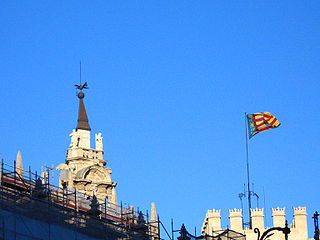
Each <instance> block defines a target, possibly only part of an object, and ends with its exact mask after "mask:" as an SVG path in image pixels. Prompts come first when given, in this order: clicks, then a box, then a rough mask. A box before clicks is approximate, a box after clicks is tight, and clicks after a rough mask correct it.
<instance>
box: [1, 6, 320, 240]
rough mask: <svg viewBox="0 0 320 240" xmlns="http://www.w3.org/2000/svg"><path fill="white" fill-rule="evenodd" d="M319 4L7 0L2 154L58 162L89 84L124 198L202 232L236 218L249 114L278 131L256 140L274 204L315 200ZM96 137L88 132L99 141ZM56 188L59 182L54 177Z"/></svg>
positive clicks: (256, 160)
mask: <svg viewBox="0 0 320 240" xmlns="http://www.w3.org/2000/svg"><path fill="white" fill-rule="evenodd" d="M319 11H320V3H319V1H223V2H221V1H157V2H156V1H127V2H123V1H114V2H111V1H94V2H92V1H91V2H89V1H67V2H66V1H55V2H51V3H50V2H47V1H1V3H0V22H1V28H0V40H1V45H0V52H1V58H0V79H1V87H0V105H1V108H0V113H1V120H0V123H1V129H0V153H1V157H2V158H4V159H5V161H7V162H13V160H14V159H15V156H16V153H17V151H18V149H20V150H21V152H22V157H23V164H24V166H26V167H27V166H29V165H31V166H32V168H33V169H38V170H40V169H41V166H43V165H44V164H45V163H47V164H48V165H52V164H53V165H54V166H57V165H58V164H59V163H62V162H64V160H65V154H66V149H67V147H68V146H69V143H70V139H69V136H68V135H69V133H70V132H71V131H72V129H73V128H75V127H76V120H77V109H78V99H77V98H76V96H75V94H76V90H75V89H74V87H73V85H74V84H77V83H78V82H79V61H80V60H81V61H82V77H83V80H84V81H87V82H88V84H89V87H90V89H89V90H88V91H87V92H86V97H85V99H84V100H85V105H86V108H87V113H88V117H89V121H90V126H91V128H92V133H97V132H99V131H101V132H102V134H103V137H104V138H103V140H104V149H105V159H106V160H108V165H109V166H110V167H111V168H112V170H113V173H112V178H113V180H114V181H117V182H118V186H117V193H118V200H122V201H126V202H127V203H129V204H131V205H135V206H139V207H140V209H145V210H146V209H150V205H151V202H152V201H154V202H155V203H156V208H157V213H158V214H159V215H160V218H161V219H162V221H163V223H164V224H165V225H166V226H167V227H168V228H170V219H171V218H174V221H175V227H176V228H179V227H180V226H181V224H182V223H185V224H186V226H187V228H188V229H190V230H191V231H193V229H194V227H197V231H198V232H200V227H201V225H202V222H203V219H204V217H205V213H206V211H207V210H208V209H212V208H215V209H221V212H222V219H223V220H222V226H223V227H226V226H227V225H228V208H239V207H240V201H239V198H238V194H239V193H240V192H241V191H243V184H244V183H245V182H246V168H245V166H246V165H245V164H246V163H245V161H246V160H245V129H244V113H245V112H248V113H254V112H261V111H269V112H271V113H272V114H274V115H275V116H276V117H277V118H278V119H279V121H280V122H281V123H282V124H281V126H280V127H279V128H278V129H275V130H270V131H267V132H264V133H260V134H258V135H256V136H255V137H254V138H253V139H251V140H250V142H249V158H250V166H251V179H252V182H254V187H255V191H256V192H257V193H258V194H259V195H260V199H261V200H260V207H263V206H264V204H263V188H264V191H265V202H266V205H265V207H266V209H267V212H266V215H267V219H266V223H267V224H266V225H268V226H271V225H272V220H271V210H270V208H271V207H278V206H279V207H286V213H287V216H288V217H287V218H288V220H289V222H291V221H292V215H293V210H292V207H293V206H294V207H297V206H306V207H307V212H308V224H309V226H308V227H309V238H311V237H312V236H313V223H312V219H311V216H312V214H313V213H314V212H315V211H316V210H318V211H319V210H320V209H319V207H320V199H319V192H318V191H319V168H320V163H319V150H320V148H319V133H320V130H319V127H318V123H319V120H320V113H319V102H320V97H319V90H320V89H319V88H320V83H319V79H320V73H319V66H320V57H319V56H320V49H319V40H320V33H319V24H320V15H319ZM92 135H93V134H92ZM55 177H56V179H57V178H58V173H56V175H55Z"/></svg>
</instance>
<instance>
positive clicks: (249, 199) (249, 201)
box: [244, 112, 252, 229]
mask: <svg viewBox="0 0 320 240" xmlns="http://www.w3.org/2000/svg"><path fill="white" fill-rule="evenodd" d="M244 121H245V125H246V154H247V176H248V205H249V227H250V229H251V227H252V226H251V191H250V176H249V154H248V152H249V151H248V135H247V134H248V121H247V113H246V112H245V113H244Z"/></svg>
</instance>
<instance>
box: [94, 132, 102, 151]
mask: <svg viewBox="0 0 320 240" xmlns="http://www.w3.org/2000/svg"><path fill="white" fill-rule="evenodd" d="M95 137H96V149H97V150H103V144H102V138H103V137H101V133H98V134H95Z"/></svg>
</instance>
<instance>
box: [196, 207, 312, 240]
mask: <svg viewBox="0 0 320 240" xmlns="http://www.w3.org/2000/svg"><path fill="white" fill-rule="evenodd" d="M293 211H294V214H293V216H294V218H293V221H292V223H291V224H290V234H289V236H288V239H289V240H308V229H307V211H306V208H305V207H297V208H293ZM272 220H273V227H285V221H286V215H285V208H279V207H278V208H272ZM229 221H230V225H229V226H230V229H231V230H233V231H236V232H239V233H242V234H244V235H245V236H246V240H256V239H257V233H255V232H254V229H255V228H258V229H259V231H260V233H263V232H264V231H266V230H267V229H268V228H267V227H265V225H264V213H263V209H258V208H256V209H251V223H252V228H251V229H248V228H245V229H244V228H243V218H242V210H241V209H229ZM201 230H202V235H211V236H215V234H216V233H218V232H220V231H221V230H222V229H221V215H220V210H215V209H213V210H208V211H207V214H206V217H205V219H204V222H203V224H202V229H201ZM269 239H270V240H280V239H284V235H283V233H282V232H274V235H272V236H271V237H270V238H269Z"/></svg>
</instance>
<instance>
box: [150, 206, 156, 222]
mask: <svg viewBox="0 0 320 240" xmlns="http://www.w3.org/2000/svg"><path fill="white" fill-rule="evenodd" d="M150 220H151V222H156V221H157V213H156V206H155V204H154V202H152V203H151V218H150Z"/></svg>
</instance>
